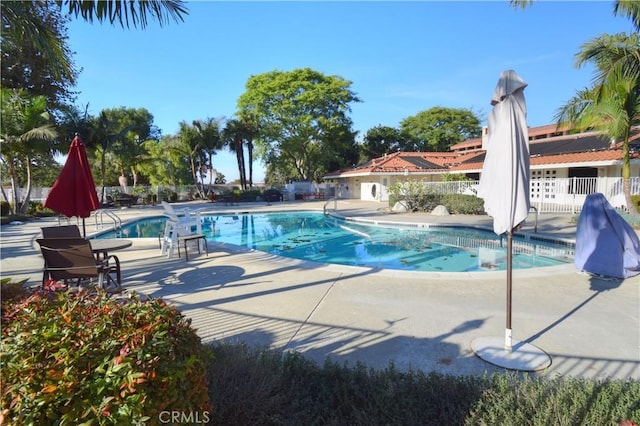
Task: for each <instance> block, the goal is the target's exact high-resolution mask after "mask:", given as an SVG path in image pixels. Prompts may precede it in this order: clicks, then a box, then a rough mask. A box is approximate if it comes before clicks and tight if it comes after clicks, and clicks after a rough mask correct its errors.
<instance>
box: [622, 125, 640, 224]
mask: <svg viewBox="0 0 640 426" xmlns="http://www.w3.org/2000/svg"><path fill="white" fill-rule="evenodd" d="M622 192H623V193H624V200H625V203H626V204H627V210H629V213H630V214H632V215H634V216H638V215H639V213H638V208H637V207H636V205H635V203H634V202H633V200H632V199H631V158H630V155H629V133H627V134H626V135H625V139H624V142H623V144H622Z"/></svg>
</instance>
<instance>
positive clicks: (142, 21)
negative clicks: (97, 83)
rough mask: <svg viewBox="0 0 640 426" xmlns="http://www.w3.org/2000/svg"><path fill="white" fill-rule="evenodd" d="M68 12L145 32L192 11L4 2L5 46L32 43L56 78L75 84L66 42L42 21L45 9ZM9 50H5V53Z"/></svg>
mask: <svg viewBox="0 0 640 426" xmlns="http://www.w3.org/2000/svg"><path fill="white" fill-rule="evenodd" d="M43 7H44V8H49V7H51V8H54V7H55V8H58V9H59V10H60V11H61V12H64V9H66V13H67V16H70V17H75V18H81V19H83V20H85V21H87V22H93V21H94V19H95V20H97V21H98V22H104V21H108V22H109V23H111V24H112V25H116V24H119V25H120V26H121V27H123V28H130V27H133V28H141V29H144V28H146V27H147V25H148V21H149V18H151V19H154V20H157V21H158V23H159V24H160V26H162V25H164V24H166V23H168V22H169V21H171V20H173V21H174V22H181V21H183V20H184V18H183V16H184V15H187V14H188V13H189V12H188V9H187V7H186V6H185V3H184V1H182V0H137V1H136V0H100V1H93V0H91V1H87V0H55V1H54V0H45V1H44V2H42V1H39V0H31V1H5V2H2V14H1V16H2V43H3V44H5V45H6V44H7V43H11V44H14V45H15V44H20V43H29V44H30V45H31V46H32V50H33V51H34V52H40V53H41V54H42V57H43V58H44V59H45V60H46V61H47V62H48V64H49V67H50V69H51V70H52V72H53V73H54V78H60V77H61V76H68V77H70V78H71V79H72V80H73V79H74V78H75V77H74V75H75V74H74V73H75V71H74V69H73V65H72V62H71V58H70V56H69V52H67V51H66V49H65V44H64V40H60V39H59V38H58V36H57V35H56V33H55V32H54V31H52V30H51V28H49V27H48V26H47V25H46V24H45V22H44V21H43V17H42V13H41V12H42V8H43ZM4 50H6V48H3V51H4Z"/></svg>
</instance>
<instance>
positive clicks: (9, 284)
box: [0, 278, 29, 309]
mask: <svg viewBox="0 0 640 426" xmlns="http://www.w3.org/2000/svg"><path fill="white" fill-rule="evenodd" d="M26 282H27V280H26V279H24V280H22V281H13V279H11V278H2V279H0V300H1V301H2V305H3V306H4V305H5V304H6V303H9V302H12V301H14V300H16V299H22V298H24V297H26V296H27V295H28V294H29V289H28V288H27V287H25V286H24V284H25V283H26ZM3 309H4V308H3Z"/></svg>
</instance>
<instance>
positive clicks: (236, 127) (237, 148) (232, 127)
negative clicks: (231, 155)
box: [223, 118, 247, 189]
mask: <svg viewBox="0 0 640 426" xmlns="http://www.w3.org/2000/svg"><path fill="white" fill-rule="evenodd" d="M244 134H245V129H244V125H243V124H242V122H241V121H240V120H238V119H235V118H234V119H231V120H228V121H227V124H226V126H225V128H224V131H223V139H224V143H225V145H226V146H227V147H228V148H229V151H231V152H235V154H236V161H237V164H238V173H239V175H240V186H241V187H242V189H247V174H246V169H245V165H244Z"/></svg>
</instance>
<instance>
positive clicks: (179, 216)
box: [162, 201, 202, 234]
mask: <svg viewBox="0 0 640 426" xmlns="http://www.w3.org/2000/svg"><path fill="white" fill-rule="evenodd" d="M162 207H163V208H164V213H163V214H164V216H166V217H167V218H168V219H169V220H171V221H173V222H176V224H178V226H180V227H181V228H185V230H186V229H187V227H189V228H191V229H193V228H195V232H196V233H197V234H202V221H201V220H200V212H199V211H193V212H192V211H191V210H190V209H188V208H183V209H180V210H175V209H174V208H173V206H172V205H171V204H169V203H167V202H166V201H163V202H162ZM191 233H193V232H191Z"/></svg>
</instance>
